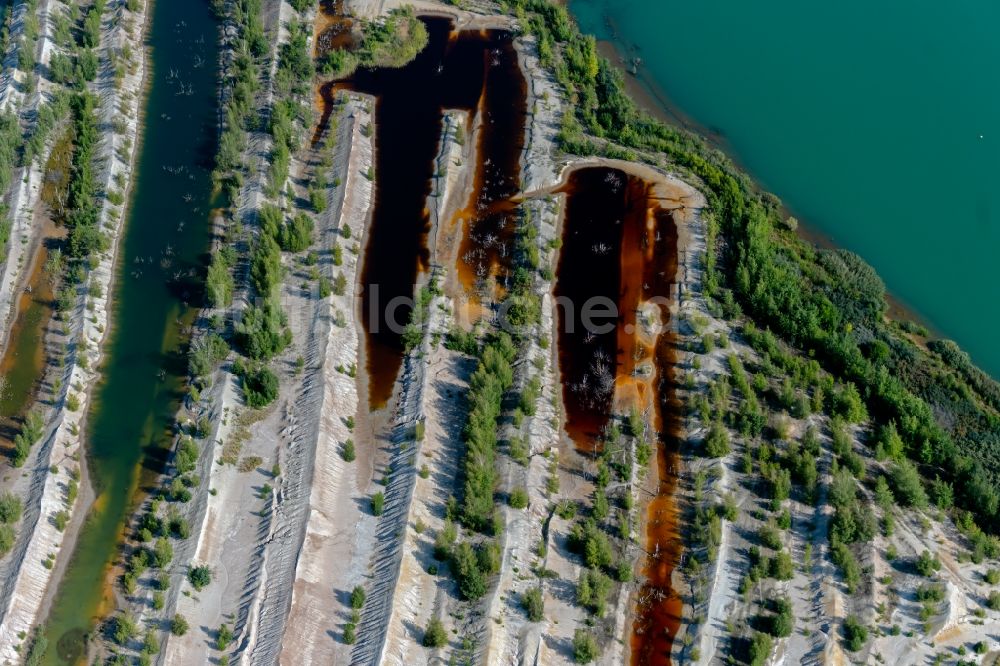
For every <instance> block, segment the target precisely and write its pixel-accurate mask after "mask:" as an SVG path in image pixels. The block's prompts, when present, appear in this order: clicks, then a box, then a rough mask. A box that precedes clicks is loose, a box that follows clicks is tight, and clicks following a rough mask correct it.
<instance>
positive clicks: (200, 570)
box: [188, 566, 212, 592]
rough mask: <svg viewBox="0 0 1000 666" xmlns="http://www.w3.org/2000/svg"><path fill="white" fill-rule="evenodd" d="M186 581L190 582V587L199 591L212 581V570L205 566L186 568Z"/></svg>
mask: <svg viewBox="0 0 1000 666" xmlns="http://www.w3.org/2000/svg"><path fill="white" fill-rule="evenodd" d="M188 582H189V583H191V587H193V588H194V589H196V590H198V591H199V592H200V591H201V590H202V588H204V587H206V586H207V585H208V584H209V583H211V582H212V570H211V569H209V568H208V567H207V566H197V567H191V568H190V569H189V570H188Z"/></svg>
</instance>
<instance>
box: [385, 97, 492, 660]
mask: <svg viewBox="0 0 1000 666" xmlns="http://www.w3.org/2000/svg"><path fill="white" fill-rule="evenodd" d="M468 122H469V118H468V114H466V113H464V112H456V111H449V112H447V113H446V114H445V120H444V129H443V131H442V142H441V149H440V150H439V152H438V157H437V159H436V163H437V167H438V171H439V172H441V171H442V170H443V172H444V174H445V175H444V177H443V178H440V177H439V178H436V179H435V181H434V187H433V190H432V192H431V196H430V200H429V202H428V204H429V205H428V207H429V209H430V213H431V225H432V231H431V241H430V248H431V255H432V257H433V259H432V262H433V263H436V264H438V265H444V266H451V265H453V263H454V261H453V260H454V257H453V256H452V255H453V250H455V249H456V245H457V243H456V241H457V240H458V239H457V238H456V237H455V233H454V232H455V231H456V230H455V229H452V228H450V227H449V222H450V220H451V215H452V214H453V213H454V212H455V210H457V209H458V208H460V207H461V206H462V205H464V203H465V200H466V199H467V198H468V196H469V192H468V188H469V186H470V184H471V172H472V170H473V167H474V161H473V160H472V159H470V157H471V150H472V148H471V146H473V145H474V144H475V141H474V136H473V135H470V134H469V133H468V131H466V136H472V137H473V140H471V141H466V142H465V145H464V146H463V145H461V144H459V143H458V142H457V141H456V140H455V138H454V137H455V128H456V127H457V126H462V127H467V126H468ZM442 227H444V228H442ZM439 279H440V280H441V281H442V282H448V280H447V279H446V276H443V275H442V276H439ZM453 312H454V305H453V301H452V299H451V298H449V297H447V296H445V295H440V296H436V297H435V298H434V300H433V301H432V302H431V304H430V307H429V319H428V322H427V327H426V330H425V333H424V344H423V345H422V346H421V353H422V355H423V359H424V363H425V364H426V371H425V372H424V374H423V388H422V394H423V400H422V407H423V422H424V429H425V430H424V439H423V440H422V441H420V442H414V453H415V455H416V462H415V466H416V467H417V469H418V470H419V469H421V468H423V467H424V466H426V469H427V471H426V475H427V478H423V475H421V474H419V473H418V475H417V477H416V478H415V480H414V487H413V497H412V499H411V501H410V504H409V509H408V512H407V518H406V523H407V527H406V530H405V537H404V540H403V545H402V549H401V551H402V558H401V561H400V564H399V567H400V569H399V578H398V580H397V582H396V585H395V587H394V589H393V590H392V599H391V603H390V605H389V611H388V615H387V626H388V629H387V631H386V635H385V644H384V646H383V647H382V650H381V654H380V657H379V662H380V663H383V664H398V665H400V666H403V665H405V664H426V663H428V662H429V661H430V660H432V659H433V658H434V657H435V652H434V651H431V650H427V649H425V648H424V647H422V646H421V643H420V641H421V639H422V638H423V628H424V627H426V626H427V623H428V622H429V621H430V620H431V618H433V617H437V618H438V619H441V620H442V621H443V622H444V623H445V627H446V628H447V629H448V630H449V631H450V630H451V629H452V628H453V625H452V623H451V621H450V609H451V608H452V607H453V606H454V601H455V593H454V589H453V588H454V585H453V584H452V582H451V581H450V580H449V579H448V578H447V577H446V576H444V577H442V576H440V575H438V576H435V575H431V574H430V573H429V571H428V567H430V566H431V565H432V564H433V563H435V560H434V559H433V543H434V536H435V535H436V534H437V533H438V532H439V531H440V530H441V528H442V526H443V525H444V506H445V502H446V500H447V498H448V489H449V488H452V487H454V486H455V483H456V482H457V478H458V477H457V475H458V472H459V465H458V462H459V460H460V459H461V450H462V439H461V424H462V423H463V422H464V417H465V414H464V405H463V403H462V400H461V399H460V398H461V396H462V395H463V394H464V393H465V391H466V390H468V385H467V383H466V379H467V376H468V374H469V373H470V371H471V369H472V367H473V364H472V363H471V362H470V361H469V360H466V359H464V358H463V357H462V355H461V354H458V353H457V352H453V351H450V350H448V349H445V347H444V345H443V344H442V343H441V341H442V340H443V338H444V336H445V335H446V334H447V332H448V330H449V329H450V327H451V325H452V320H453V316H452V313H453ZM418 525H419V526H420V527H419V530H420V531H419V532H418V527H417V526H418ZM437 565H438V566H439V567H441V568H443V566H444V565H443V563H438V564H437ZM444 650H445V651H447V650H448V648H444Z"/></svg>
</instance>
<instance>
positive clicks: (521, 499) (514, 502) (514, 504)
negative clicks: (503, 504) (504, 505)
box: [508, 488, 528, 509]
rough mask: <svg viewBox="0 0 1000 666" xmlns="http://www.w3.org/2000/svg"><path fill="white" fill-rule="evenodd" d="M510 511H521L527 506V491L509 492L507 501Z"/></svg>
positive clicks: (514, 490)
mask: <svg viewBox="0 0 1000 666" xmlns="http://www.w3.org/2000/svg"><path fill="white" fill-rule="evenodd" d="M508 503H509V504H510V506H511V508H512V509H523V508H525V507H527V506H528V491H526V490H525V489H524V488H514V489H513V490H511V491H510V498H509V499H508Z"/></svg>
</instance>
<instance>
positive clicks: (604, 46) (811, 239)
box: [557, 0, 952, 340]
mask: <svg viewBox="0 0 1000 666" xmlns="http://www.w3.org/2000/svg"><path fill="white" fill-rule="evenodd" d="M557 1H559V2H560V4H564V5H566V4H568V3H566V2H565V0H557ZM567 11H569V8H568V6H567ZM570 16H571V17H573V20H576V18H575V16H574V15H573V13H572V11H570ZM597 49H598V53H599V54H600V55H602V56H604V57H605V58H607V60H608V62H610V63H611V64H612V65H614V66H615V67H616V68H617V69H618V70H619V71H620V72H621V73H622V77H623V81H624V84H625V90H626V92H627V93H628V95H629V97H631V98H632V100H633V101H634V102H635V104H636V106H637V107H638V108H639V109H641V110H642V111H645V112H646V113H649V114H650V115H651V116H653V117H654V118H656V119H657V120H660V121H661V122H664V123H665V124H667V125H670V126H672V127H675V128H677V129H680V130H683V131H685V132H688V133H690V134H692V135H694V136H696V137H697V138H699V139H701V140H702V141H704V142H705V143H706V144H707V145H708V146H709V147H710V148H712V149H713V150H716V151H719V152H720V153H722V154H724V155H725V156H726V158H727V159H728V160H729V161H730V162H732V164H733V165H734V167H735V168H736V169H737V170H738V171H739V172H740V173H744V174H746V175H747V176H748V177H749V178H750V183H751V185H752V187H753V188H754V189H755V190H756V191H758V192H762V193H766V192H770V190H768V189H767V187H765V186H764V185H763V184H762V183H761V182H760V180H759V179H758V177H757V176H756V175H755V174H754V173H753V171H752V170H751V169H749V168H748V167H747V166H746V164H745V163H744V162H743V160H742V159H740V156H739V154H738V152H737V151H736V149H735V148H733V146H732V145H731V144H730V143H729V140H728V139H727V138H726V136H725V134H723V133H722V132H720V131H718V130H713V129H712V128H710V127H708V126H706V125H702V124H701V123H699V122H698V121H697V120H695V119H694V117H692V116H691V115H689V114H688V113H686V112H685V111H684V110H683V108H682V107H681V105H680V104H679V103H677V102H676V101H674V100H673V99H672V98H671V97H670V95H669V94H668V93H667V92H666V91H664V90H662V89H661V88H660V87H659V85H658V84H656V83H655V82H654V81H652V80H650V78H649V77H648V76H647V75H644V74H643V69H642V68H641V66H640V68H639V69H638V71H637V72H636V73H632V72H630V71H629V69H628V67H627V66H626V63H627V62H628V57H627V54H626V53H625V52H624V51H623V49H622V45H621V44H620V43H619V42H618V41H617V40H615V39H613V38H612V39H600V40H598V41H597ZM778 201H779V202H780V208H781V210H782V212H783V217H785V218H788V217H794V218H795V219H796V220H798V223H799V224H798V228H797V229H796V230H795V231H794V233H795V234H796V236H798V237H799V238H800V239H802V240H803V241H805V242H807V243H809V244H810V245H812V246H814V247H816V248H818V249H821V250H848V248H846V247H844V245H843V244H840V243H838V242H837V240H836V238H834V236H833V235H832V234H830V233H828V232H826V231H823V230H821V229H819V228H818V227H816V226H815V225H813V224H811V223H810V222H809V221H808V220H806V219H803V218H802V217H800V215H799V214H798V212H797V211H796V210H795V209H794V208H792V207H791V206H789V205H788V204H787V203H786V202H785V201H784V200H783V199H778ZM848 251H850V252H853V250H848ZM859 256H860V255H859ZM862 259H864V257H862ZM865 261H866V263H867V260H865ZM885 298H886V302H887V303H888V304H889V308H888V310H887V311H886V313H885V315H886V317H888V318H889V319H891V320H892V321H896V322H900V323H901V322H904V321H912V322H913V323H916V324H918V325H920V326H922V327H924V328H925V329H927V330H928V331H929V332H930V337H936V338H942V339H948V340H951V339H952V338H950V337H948V336H947V335H945V334H944V332H943V331H942V330H941V329H940V328H939V327H937V326H935V325H934V324H933V323H932V322H931V321H930V319H928V318H927V317H926V316H925V315H923V314H922V313H921V312H920V310H919V309H918V308H917V307H916V306H914V305H912V304H910V303H908V302H906V301H905V300H904V299H902V298H901V297H899V296H897V295H896V294H894V293H892V292H891V291H889V289H888V287H886V292H885Z"/></svg>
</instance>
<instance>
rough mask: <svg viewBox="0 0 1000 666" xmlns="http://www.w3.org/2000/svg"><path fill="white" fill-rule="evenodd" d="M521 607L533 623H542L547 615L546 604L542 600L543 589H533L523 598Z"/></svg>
mask: <svg viewBox="0 0 1000 666" xmlns="http://www.w3.org/2000/svg"><path fill="white" fill-rule="evenodd" d="M521 605H522V606H523V607H524V610H525V612H526V613H527V614H528V619H529V620H531V621H532V622H541V621H542V618H543V617H544V613H545V602H544V601H543V599H542V588H540V587H533V588H531V589H530V590H528V591H527V592H525V593H524V596H522V597H521Z"/></svg>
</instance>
